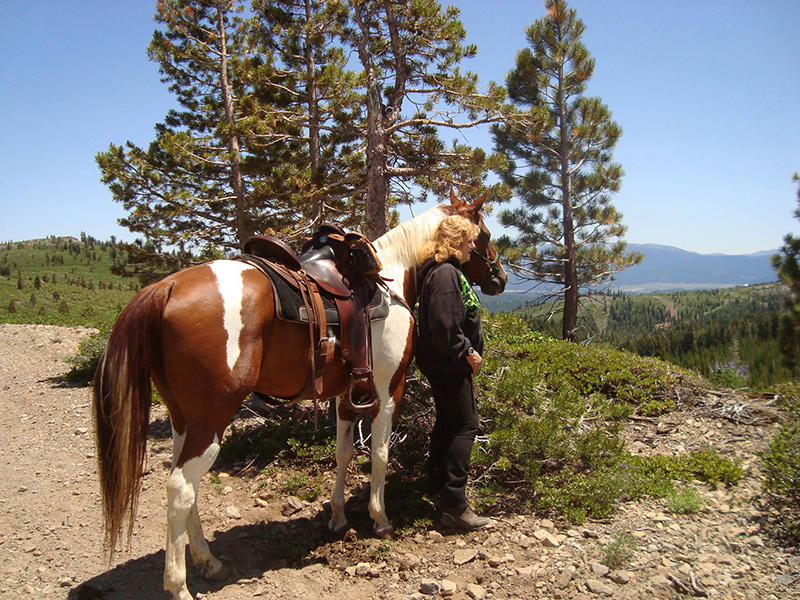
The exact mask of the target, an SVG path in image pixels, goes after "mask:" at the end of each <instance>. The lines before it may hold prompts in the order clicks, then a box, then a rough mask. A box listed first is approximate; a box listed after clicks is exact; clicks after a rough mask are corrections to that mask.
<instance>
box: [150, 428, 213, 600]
mask: <svg viewBox="0 0 800 600" xmlns="http://www.w3.org/2000/svg"><path fill="white" fill-rule="evenodd" d="M184 442H185V438H184V436H180V435H178V436H176V437H175V438H174V443H173V469H172V474H171V475H170V476H169V479H168V480H167V548H166V553H165V565H164V589H165V590H167V591H168V592H170V593H171V594H172V597H173V599H174V600H192V595H191V594H190V593H189V590H188V588H187V587H186V543H187V541H189V540H191V542H192V543H191V546H192V558H193V559H194V560H195V561H196V562H197V561H198V560H199V562H200V564H201V568H203V565H205V568H204V574H205V573H207V572H208V571H209V570H210V571H213V572H214V573H217V572H219V570H220V569H221V564H219V561H218V560H217V559H215V558H214V557H213V556H212V555H211V551H210V550H209V548H208V544H207V543H206V541H205V538H203V532H202V527H201V526H200V516H199V514H198V513H197V490H198V488H199V487H200V480H201V479H202V477H203V475H205V473H206V472H207V471H208V469H210V468H211V465H212V464H214V460H215V459H216V458H217V454H219V440H218V438H217V437H216V436H214V441H213V442H212V443H211V444H210V445H209V446H208V447H207V448H206V450H205V452H203V454H202V455H200V456H197V457H195V458H192V459H190V460H187V461H186V462H185V463H184V464H183V465H181V466H180V467H178V466H174V465H176V464H177V462H178V456H179V455H180V453H181V450H182V448H183V445H184ZM187 538H188V539H187ZM198 538H202V539H203V541H202V543H200V541H199V539H198Z"/></svg>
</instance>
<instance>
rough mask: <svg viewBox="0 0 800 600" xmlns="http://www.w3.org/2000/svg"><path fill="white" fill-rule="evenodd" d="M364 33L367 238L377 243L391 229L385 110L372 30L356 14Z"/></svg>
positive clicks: (361, 50) (360, 49)
mask: <svg viewBox="0 0 800 600" xmlns="http://www.w3.org/2000/svg"><path fill="white" fill-rule="evenodd" d="M354 17H355V19H356V22H357V23H358V25H359V28H360V29H361V34H362V35H361V37H360V38H359V39H358V40H357V47H358V54H359V59H360V60H361V65H362V66H363V67H364V76H365V78H366V85H367V93H366V101H367V135H366V159H367V185H366V188H367V197H366V210H365V212H366V224H365V231H364V234H365V235H366V236H367V237H368V238H369V239H370V240H375V239H376V238H378V237H380V236H382V235H383V234H384V233H386V232H387V231H388V229H389V183H388V180H387V143H386V138H387V133H386V125H385V123H384V106H383V101H382V98H381V86H380V81H379V73H378V72H377V69H376V68H375V66H374V65H373V63H372V57H371V56H370V54H369V50H368V49H367V40H368V39H369V29H368V28H367V26H366V25H365V23H364V22H363V20H362V19H361V15H360V13H359V12H358V10H356V12H355V15H354Z"/></svg>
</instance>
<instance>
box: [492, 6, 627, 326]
mask: <svg viewBox="0 0 800 600" xmlns="http://www.w3.org/2000/svg"><path fill="white" fill-rule="evenodd" d="M545 7H546V10H547V14H546V16H545V17H543V18H542V19H539V20H538V21H536V22H534V23H533V25H531V26H530V27H528V28H527V29H526V37H527V40H528V43H529V46H530V47H529V48H525V49H523V50H521V51H520V52H519V53H518V54H517V58H516V64H515V67H514V69H513V70H512V71H511V72H510V73H509V74H508V76H507V79H506V83H507V87H508V94H509V98H510V99H511V101H512V102H513V103H514V104H515V105H516V106H517V107H519V108H521V109H526V110H528V111H529V112H531V113H536V112H537V111H540V112H542V113H543V114H544V117H545V118H544V120H543V121H542V122H537V123H536V125H535V126H533V127H531V126H528V127H519V126H509V125H504V124H501V125H495V126H493V127H492V135H493V138H494V141H495V147H496V149H497V150H498V151H499V152H501V153H503V154H504V155H505V156H506V157H507V161H506V162H505V164H504V165H503V166H502V168H499V169H498V170H497V172H498V174H499V175H500V176H501V178H502V180H503V182H505V183H506V184H507V185H508V186H509V187H510V188H511V189H512V190H513V192H514V193H515V195H516V196H517V197H518V198H519V202H520V204H519V206H518V207H517V208H515V209H509V210H504V211H501V213H500V215H499V219H500V222H501V224H503V225H504V226H507V227H513V228H515V229H516V230H517V231H518V232H519V235H518V237H516V239H515V240H513V241H509V240H506V244H507V245H510V246H511V248H509V249H508V257H509V259H510V260H511V262H512V268H513V269H514V271H515V272H516V273H517V274H518V275H520V276H521V277H522V278H524V279H530V280H536V281H541V282H546V283H549V284H556V285H559V286H561V292H560V294H561V295H562V296H563V318H562V337H563V338H564V339H568V340H571V341H577V339H578V336H577V316H578V305H579V299H580V297H581V294H582V293H583V291H582V288H585V286H589V285H592V284H599V283H602V282H605V281H608V280H609V279H610V278H611V277H612V276H613V274H614V273H617V272H619V271H620V270H622V269H623V268H625V267H628V266H630V265H633V264H636V263H638V262H640V261H641V260H642V258H643V257H642V256H641V255H639V254H636V253H629V254H625V249H626V247H627V245H626V243H625V242H624V241H622V240H621V236H623V235H624V233H625V231H626V229H627V228H626V227H625V226H623V225H622V224H621V223H620V221H621V219H622V215H621V214H620V213H619V212H618V211H617V210H616V209H615V208H614V206H613V205H612V204H611V203H610V200H611V194H613V193H614V192H616V191H618V190H619V188H620V185H621V180H622V175H623V171H622V167H621V166H620V165H618V164H616V163H614V162H612V153H613V150H614V147H615V145H616V143H617V140H618V139H619V137H620V135H621V133H622V130H621V128H620V127H619V126H618V125H617V124H616V123H615V122H614V121H613V120H612V118H611V113H610V111H609V109H608V107H607V106H606V105H605V104H603V103H602V102H601V100H600V99H599V98H590V97H586V96H584V91H585V89H586V84H587V82H588V81H589V79H590V78H591V76H592V73H593V71H594V60H593V59H592V58H591V56H590V54H589V51H588V50H587V49H586V47H585V46H584V45H583V43H582V42H581V37H582V35H583V32H584V29H585V28H584V24H583V22H582V21H581V20H580V19H578V18H577V15H576V12H575V11H574V10H572V9H569V8H567V4H566V2H565V1H564V0H546V2H545ZM541 123H543V124H541Z"/></svg>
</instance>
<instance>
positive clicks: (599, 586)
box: [586, 579, 614, 596]
mask: <svg viewBox="0 0 800 600" xmlns="http://www.w3.org/2000/svg"><path fill="white" fill-rule="evenodd" d="M586 589H588V590H589V591H590V592H591V593H593V594H599V595H602V596H613V595H614V589H613V588H612V587H611V586H609V585H606V584H605V583H603V582H602V581H600V580H599V579H589V580H587V581H586Z"/></svg>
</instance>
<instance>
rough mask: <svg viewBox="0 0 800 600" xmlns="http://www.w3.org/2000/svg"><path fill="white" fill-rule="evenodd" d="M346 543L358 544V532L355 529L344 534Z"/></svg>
mask: <svg viewBox="0 0 800 600" xmlns="http://www.w3.org/2000/svg"><path fill="white" fill-rule="evenodd" d="M344 541H345V542H350V543H352V542H357V541H358V532H357V531H356V530H355V529H348V530H347V533H345V534H344Z"/></svg>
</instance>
